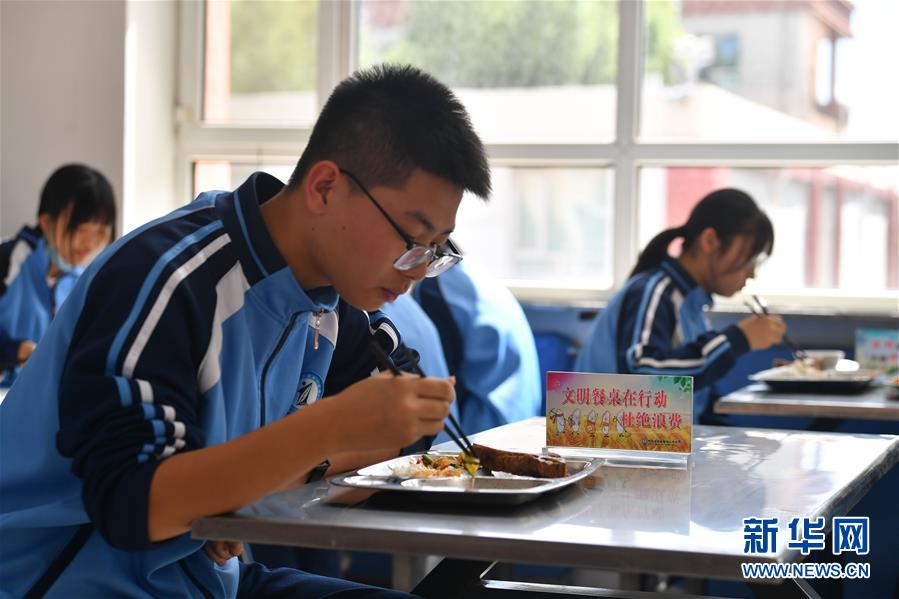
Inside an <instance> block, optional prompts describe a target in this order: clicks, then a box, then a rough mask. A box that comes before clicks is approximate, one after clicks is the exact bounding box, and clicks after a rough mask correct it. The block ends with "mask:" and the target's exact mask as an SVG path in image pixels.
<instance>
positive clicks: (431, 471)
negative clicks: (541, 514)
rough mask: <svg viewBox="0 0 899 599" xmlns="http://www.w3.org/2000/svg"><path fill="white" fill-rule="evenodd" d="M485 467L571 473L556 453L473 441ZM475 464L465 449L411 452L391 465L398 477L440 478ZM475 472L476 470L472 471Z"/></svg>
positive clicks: (554, 474)
mask: <svg viewBox="0 0 899 599" xmlns="http://www.w3.org/2000/svg"><path fill="white" fill-rule="evenodd" d="M474 451H475V453H476V454H477V456H478V458H480V465H481V467H482V468H484V469H485V470H496V471H499V472H505V473H507V474H515V475H519V476H536V477H538V478H561V477H563V476H568V466H567V465H566V464H565V460H563V459H562V458H559V457H555V456H542V455H533V454H530V453H519V452H515V451H503V450H501V449H494V448H492V447H487V446H486V445H477V444H475V445H474ZM473 466H476V464H474V463H472V462H471V459H470V458H469V457H468V456H467V455H466V454H463V453H462V452H459V453H458V454H456V455H433V454H426V453H425V454H422V455H417V456H411V457H410V458H409V459H408V461H405V462H403V463H401V464H398V465H394V466H390V470H391V472H392V474H393V476H397V477H399V478H437V477H455V476H462V475H463V474H464V473H465V472H466V471H468V469H469V468H472V467H473ZM470 474H471V475H472V476H474V474H475V473H474V472H470Z"/></svg>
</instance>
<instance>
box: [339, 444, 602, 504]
mask: <svg viewBox="0 0 899 599" xmlns="http://www.w3.org/2000/svg"><path fill="white" fill-rule="evenodd" d="M420 455H422V454H420V453H419V454H414V455H408V456H402V457H399V458H394V459H392V460H388V461H386V462H381V463H379V464H374V465H372V466H368V467H367V468H362V469H361V470H358V471H357V472H355V473H351V474H342V475H340V476H337V477H336V478H333V479H331V483H332V484H334V485H338V486H342V487H354V488H358V489H368V490H372V491H374V490H378V491H390V492H397V493H413V494H416V497H418V498H420V499H422V500H427V501H443V502H452V503H479V504H500V505H517V504H521V503H526V502H528V501H533V500H534V499H537V498H539V497H541V496H543V495H546V494H548V493H553V492H555V491H559V490H561V489H564V488H565V487H568V486H569V485H571V484H573V483H575V482H577V481H579V480H581V479H583V478H586V477H588V476H590V475H591V474H592V473H593V472H594V471H595V470H596V469H597V468H598V467H599V466H600V464H601V463H602V460H583V459H566V460H565V462H566V464H567V465H568V471H569V472H570V473H571V474H569V475H568V476H565V477H562V478H535V477H529V476H514V475H510V474H505V473H502V472H498V473H492V474H485V473H483V472H481V471H478V474H477V476H476V477H475V478H471V477H470V476H468V475H467V474H464V475H463V476H460V477H446V478H443V477H440V478H402V477H398V476H395V475H394V474H393V469H392V468H391V466H392V467H396V466H399V465H401V464H404V463H406V462H408V461H409V460H411V459H414V458H416V457H417V456H420ZM428 455H432V456H434V455H456V454H455V453H452V452H428Z"/></svg>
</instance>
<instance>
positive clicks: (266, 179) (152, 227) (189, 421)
mask: <svg viewBox="0 0 899 599" xmlns="http://www.w3.org/2000/svg"><path fill="white" fill-rule="evenodd" d="M282 188H283V184H282V183H281V182H280V181H278V180H277V179H275V178H274V177H271V176H269V175H267V174H264V173H255V174H253V175H251V176H250V177H249V178H248V179H247V180H246V182H244V183H243V184H242V185H241V186H240V187H239V188H238V189H237V190H235V191H234V192H208V193H204V194H201V195H200V196H199V197H198V198H197V199H196V200H195V201H194V202H192V203H191V204H189V205H187V206H185V207H183V208H181V209H179V210H176V211H175V212H173V213H171V214H169V215H167V216H165V217H163V218H160V219H158V220H156V221H153V222H151V223H149V224H147V225H145V226H143V227H141V228H140V229H138V230H136V231H134V232H132V233H131V234H129V235H128V236H126V237H124V238H122V239H120V240H118V241H117V242H116V243H114V244H113V245H112V246H111V247H110V248H107V250H106V251H105V252H103V253H102V254H101V255H100V256H99V257H98V258H97V259H95V260H94V261H93V263H92V264H91V265H90V266H89V267H88V269H87V270H86V272H85V273H84V275H83V276H82V277H81V278H80V279H79V280H78V282H77V284H76V285H75V287H74V289H73V290H72V291H71V293H70V295H69V297H68V299H67V300H66V302H65V303H64V304H63V305H62V307H61V309H60V311H59V313H58V314H57V317H56V318H55V319H54V320H53V322H52V323H51V324H50V327H49V329H48V330H47V332H46V333H45V335H44V337H43V339H42V342H41V343H40V344H39V345H38V347H37V350H36V351H35V353H34V354H33V355H32V357H31V359H29V361H28V362H27V363H26V365H25V366H24V368H23V369H22V371H21V373H20V375H19V377H18V380H17V381H16V383H15V384H14V385H13V387H12V388H11V389H10V391H9V393H8V394H7V396H6V399H5V400H4V402H3V403H2V404H0V463H2V464H3V467H2V468H0V493H2V497H3V500H2V504H0V537H2V539H3V541H2V543H0V596H3V597H18V596H22V595H23V594H24V593H25V592H26V591H28V590H29V589H30V588H32V587H33V585H35V583H36V581H37V580H38V579H39V577H41V576H42V574H43V573H44V572H46V571H47V569H48V567H50V566H51V564H52V563H53V562H54V560H56V559H58V558H59V557H60V556H61V555H64V554H66V553H71V559H69V560H68V563H66V564H64V568H63V569H62V571H61V574H60V575H59V577H58V579H57V580H56V581H55V583H54V584H52V586H50V587H49V592H48V593H47V596H50V597H52V596H59V597H70V596H73V595H80V596H94V597H98V596H113V595H114V596H129V597H234V596H237V595H238V594H243V595H246V596H253V595H254V594H257V593H258V594H261V593H262V592H264V591H263V589H264V588H265V586H266V585H267V584H268V582H271V581H273V583H274V584H277V585H281V586H282V588H287V587H290V588H293V589H295V594H293V595H290V596H314V595H315V594H322V593H324V592H325V590H326V589H327V588H331V586H333V585H334V584H337V585H341V584H343V585H349V584H350V583H345V582H343V581H332V580H331V579H325V580H327V585H331V586H326V587H318V586H316V585H317V582H316V579H315V578H314V577H311V575H308V574H305V573H302V572H296V571H279V573H278V574H277V575H270V574H269V573H267V571H265V570H264V569H260V567H258V566H256V565H253V566H250V567H249V569H248V567H247V566H241V565H239V563H238V561H239V560H238V559H231V560H229V561H228V563H227V564H226V565H225V566H223V567H219V566H218V565H216V564H215V562H213V561H212V560H211V559H210V558H209V557H207V555H206V554H205V552H204V551H203V550H202V546H203V542H202V541H198V540H194V539H191V538H190V535H189V534H183V535H180V536H178V537H176V538H173V539H170V540H167V541H163V542H152V541H151V540H150V538H149V533H148V523H147V518H148V501H149V491H150V485H151V481H152V479H153V474H154V472H155V470H156V468H157V467H158V466H159V464H160V463H162V460H163V459H165V458H167V457H169V456H171V455H173V454H176V453H180V452H184V451H189V450H192V449H199V448H203V447H210V446H213V445H216V444H218V443H223V442H225V441H229V440H231V439H234V438H237V437H239V436H241V435H244V434H247V433H249V432H252V431H254V430H256V429H258V428H260V427H261V426H264V425H266V424H269V423H271V422H273V421H275V420H277V419H279V418H282V417H283V416H285V415H286V414H288V413H290V412H291V411H293V410H294V409H297V408H298V407H299V406H300V404H301V403H307V404H308V403H311V402H313V401H316V400H318V399H319V398H320V397H321V392H322V389H323V381H324V379H325V377H326V376H327V371H328V366H329V363H330V359H331V355H332V352H333V349H334V342H335V339H336V336H337V317H336V315H335V314H334V311H333V310H334V308H335V306H336V305H337V301H338V297H337V293H336V291H335V290H334V289H333V288H331V287H324V288H318V289H311V290H304V289H302V288H300V286H299V284H298V283H297V280H296V279H295V278H294V275H293V273H292V272H291V270H290V268H288V266H287V264H286V263H285V262H284V259H283V258H282V257H281V255H280V254H279V253H278V250H277V249H276V247H275V245H274V243H273V241H272V239H271V237H270V235H269V233H268V230H267V229H266V227H265V224H264V222H263V219H262V214H261V211H260V205H261V204H262V203H263V202H265V201H266V200H268V199H269V198H271V197H273V196H274V195H275V194H276V193H277V192H279V191H280V190H281V189H282ZM235 484H239V482H238V481H236V482H235ZM66 548H68V551H67V550H66ZM319 582H320V581H319ZM298 585H299V586H298ZM317 589H318V590H321V591H322V592H321V593H316V590H317Z"/></svg>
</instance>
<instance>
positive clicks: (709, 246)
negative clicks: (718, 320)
mask: <svg viewBox="0 0 899 599" xmlns="http://www.w3.org/2000/svg"><path fill="white" fill-rule="evenodd" d="M676 239H682V240H683V245H682V248H681V252H680V255H679V256H678V257H677V258H674V257H672V256H671V255H669V253H668V247H669V246H670V245H671V243H672V242H674V241H675V240H676ZM773 248H774V229H773V227H772V226H771V221H770V220H768V217H767V216H766V215H765V213H764V212H762V211H761V210H760V209H759V207H758V206H757V205H756V203H755V202H754V201H753V199H752V198H751V197H750V196H749V195H748V194H746V193H745V192H742V191H740V190H737V189H719V190H717V191H713V192H712V193H710V194H708V195H707V196H705V197H704V198H703V199H702V200H700V202H699V203H698V204H696V206H695V207H694V208H693V211H692V212H691V213H690V217H689V219H688V220H687V222H686V223H684V224H683V225H681V226H680V227H676V228H672V229H666V230H664V231H662V232H661V233H659V234H658V235H656V236H655V237H654V238H653V239H652V240H651V241H650V242H649V243H648V244H647V246H646V247H645V248H644V249H643V251H642V252H641V253H640V257H639V259H638V260H637V264H636V266H634V269H633V271H631V277H630V279H629V280H628V282H627V284H626V285H625V287H624V288H623V289H622V290H620V291H619V292H618V293H616V294H615V295H614V296H613V297H612V299H611V300H610V302H609V304H608V306H606V308H605V309H604V310H602V312H601V313H600V314H599V316H598V317H597V319H596V320H595V321H594V323H593V324H592V326H591V329H590V332H589V335H588V337H587V340H586V341H585V343H584V347H583V348H582V350H581V353H580V355H579V356H578V360H577V363H576V364H575V369H576V370H578V371H580V372H610V373H612V372H618V373H623V374H670V375H688V376H692V377H693V399H694V404H693V418H694V421H697V422H698V421H700V420H701V419H702V417H703V415H704V414H705V413H706V412H707V410H708V408H709V389H710V387H711V384H712V383H713V382H714V381H715V380H717V379H719V378H721V377H722V376H724V375H725V374H726V373H727V371H728V370H730V368H731V367H732V366H733V365H734V362H736V360H737V358H738V357H739V356H740V355H742V354H744V353H746V352H747V351H750V350H758V349H767V348H768V347H770V346H772V345H775V344H776V343H779V342H780V340H781V339H782V338H783V335H784V333H785V332H786V326H785V325H784V322H783V320H782V319H781V318H780V317H779V316H752V317H750V318H747V319H744V320H742V321H740V322H739V323H737V324H736V325H732V326H730V327H727V328H726V329H724V330H723V331H713V330H711V329H710V327H709V323H708V320H707V319H706V317H705V311H706V310H707V309H708V308H709V307H710V306H711V305H712V297H711V294H713V293H716V294H718V295H723V296H731V295H733V294H735V293H737V292H738V291H739V290H740V289H742V288H743V286H744V285H745V284H746V281H747V279H749V278H752V277H754V276H755V269H756V266H757V265H758V264H760V263H761V262H762V261H763V260H764V259H765V258H766V257H767V256H769V255H770V254H771V251H772V250H773Z"/></svg>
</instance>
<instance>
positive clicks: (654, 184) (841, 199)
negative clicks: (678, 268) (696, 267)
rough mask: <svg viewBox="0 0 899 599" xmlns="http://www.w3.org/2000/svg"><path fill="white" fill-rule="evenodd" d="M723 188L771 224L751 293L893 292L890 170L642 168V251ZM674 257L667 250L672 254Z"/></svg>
mask: <svg viewBox="0 0 899 599" xmlns="http://www.w3.org/2000/svg"><path fill="white" fill-rule="evenodd" d="M721 187H736V188H738V189H742V190H743V191H746V192H747V193H749V194H750V195H751V196H752V197H753V198H754V199H755V200H756V202H758V203H759V205H760V206H761V207H762V209H763V210H764V211H765V212H766V213H767V214H768V217H769V218H770V219H771V222H772V223H773V224H774V253H773V255H772V256H771V258H770V259H769V260H768V261H767V262H765V263H764V264H763V265H762V266H761V267H760V268H759V270H758V271H757V273H756V280H755V281H754V282H750V288H755V289H760V290H769V291H772V292H778V293H781V292H782V293H788V292H790V291H796V290H801V289H803V288H818V289H843V290H846V291H850V292H853V293H857V294H864V293H865V292H881V291H885V290H891V289H899V264H897V262H899V243H897V228H899V226H897V225H899V172H897V170H896V169H895V167H856V166H844V167H835V168H775V169H771V168H730V167H696V168H692V167H689V168H687V167H676V168H675V167H669V168H658V167H653V168H643V169H641V172H640V215H641V223H640V247H641V248H642V247H644V246H645V245H646V244H647V243H648V242H649V240H650V239H651V238H652V237H653V236H654V235H655V234H656V233H659V232H660V231H662V230H663V229H666V228H669V227H677V226H680V225H682V224H683V223H684V222H686V220H687V217H688V216H689V213H690V210H691V209H692V208H693V206H694V205H695V204H696V203H697V202H698V201H699V200H700V199H701V198H702V197H703V196H704V195H706V194H707V193H709V192H710V191H713V190H715V189H719V188H721ZM678 251H679V249H678V248H677V247H676V245H673V246H672V248H671V252H672V254H673V255H676V254H677V252H678Z"/></svg>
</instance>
